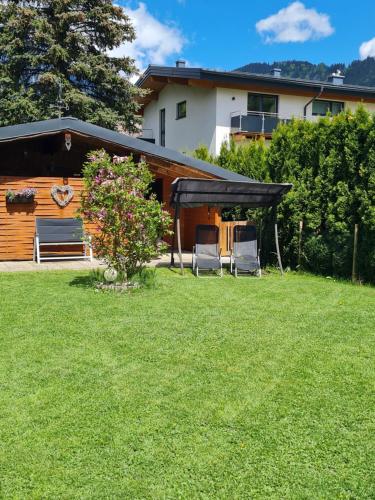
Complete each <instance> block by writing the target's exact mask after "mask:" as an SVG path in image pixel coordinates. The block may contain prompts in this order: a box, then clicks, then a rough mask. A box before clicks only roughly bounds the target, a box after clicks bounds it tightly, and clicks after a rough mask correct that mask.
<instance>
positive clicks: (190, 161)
mask: <svg viewBox="0 0 375 500" xmlns="http://www.w3.org/2000/svg"><path fill="white" fill-rule="evenodd" d="M60 132H73V133H74V132H75V133H77V134H80V135H84V136H89V137H94V138H98V139H101V140H102V141H104V142H108V143H111V144H115V145H117V146H122V147H125V148H126V149H128V150H130V151H134V152H137V153H141V154H145V155H150V156H153V157H155V158H159V159H162V160H167V161H170V162H171V163H177V164H180V165H185V166H187V167H191V168H193V169H196V170H200V171H202V172H205V173H208V174H211V175H212V176H214V177H218V178H220V179H225V180H232V181H244V182H255V181H254V180H253V179H250V178H248V177H245V176H243V175H240V174H237V173H235V172H231V171H229V170H226V169H224V168H221V167H218V166H216V165H212V164H211V163H208V162H205V161H202V160H198V159H196V158H192V157H190V156H187V155H184V154H182V153H179V152H177V151H174V150H172V149H168V148H165V147H163V146H157V145H155V144H152V143H149V142H146V141H143V140H141V139H137V138H135V137H131V136H129V135H126V134H122V133H119V132H114V131H113V130H109V129H106V128H103V127H99V126H98V125H93V124H92V123H87V122H84V121H81V120H78V119H77V118H72V117H65V118H56V119H52V120H44V121H40V122H31V123H23V124H21V125H11V126H8V127H0V143H2V142H9V141H16V140H18V139H28V138H29V139H30V138H33V137H38V136H43V135H52V134H56V133H60Z"/></svg>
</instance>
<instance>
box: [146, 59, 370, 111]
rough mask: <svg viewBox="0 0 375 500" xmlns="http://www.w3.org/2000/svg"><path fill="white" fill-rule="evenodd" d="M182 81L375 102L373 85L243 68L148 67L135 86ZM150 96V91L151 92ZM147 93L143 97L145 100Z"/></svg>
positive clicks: (212, 85) (162, 85)
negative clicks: (317, 79) (282, 74)
mask: <svg viewBox="0 0 375 500" xmlns="http://www.w3.org/2000/svg"><path fill="white" fill-rule="evenodd" d="M173 82H175V83H185V84H186V85H193V86H194V85H197V86H205V87H206V88H210V87H211V88H213V87H229V88H241V89H249V90H251V89H252V88H257V87H258V88H259V87H261V88H262V90H263V89H264V91H267V90H268V91H270V92H272V91H273V92H280V93H282V92H283V91H285V93H293V92H294V93H296V94H299V95H306V96H314V95H316V94H317V93H318V92H320V90H321V89H322V87H324V92H323V94H322V97H327V98H329V97H332V98H337V97H338V96H340V97H341V98H342V99H345V98H347V99H350V100H357V101H360V100H363V101H366V102H375V87H362V86H359V85H346V84H341V85H338V84H334V83H331V82H322V81H316V80H303V79H298V78H288V77H283V76H273V75H260V74H255V73H247V72H244V71H213V70H209V69H203V68H177V67H167V66H153V65H151V66H149V67H148V68H147V69H146V71H145V72H144V73H143V75H142V76H141V77H140V78H139V79H138V81H137V83H136V85H137V86H138V87H141V88H151V89H152V90H154V91H155V92H158V91H160V90H161V89H162V88H163V87H164V86H165V85H166V84H168V83H173ZM151 97H152V94H151ZM148 100H150V96H149V97H147V96H146V98H145V99H144V100H143V102H144V103H147V102H148Z"/></svg>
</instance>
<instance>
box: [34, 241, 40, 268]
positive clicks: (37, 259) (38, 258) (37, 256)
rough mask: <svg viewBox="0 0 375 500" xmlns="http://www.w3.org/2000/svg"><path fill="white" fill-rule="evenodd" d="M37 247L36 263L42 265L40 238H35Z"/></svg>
mask: <svg viewBox="0 0 375 500" xmlns="http://www.w3.org/2000/svg"><path fill="white" fill-rule="evenodd" d="M35 246H36V261H37V263H38V264H40V245H39V238H38V237H36V238H35Z"/></svg>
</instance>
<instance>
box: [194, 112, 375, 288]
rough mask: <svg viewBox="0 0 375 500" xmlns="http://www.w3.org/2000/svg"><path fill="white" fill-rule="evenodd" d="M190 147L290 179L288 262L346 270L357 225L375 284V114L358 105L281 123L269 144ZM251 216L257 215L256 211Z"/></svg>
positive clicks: (268, 248)
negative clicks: (334, 113)
mask: <svg viewBox="0 0 375 500" xmlns="http://www.w3.org/2000/svg"><path fill="white" fill-rule="evenodd" d="M195 154H196V156H198V157H200V158H204V159H208V160H211V161H214V162H215V163H217V164H219V165H221V166H223V167H225V168H228V169H231V170H234V171H236V172H239V173H241V174H243V175H247V176H248V177H252V178H255V179H258V180H262V181H272V182H291V183H293V186H294V187H293V189H292V190H291V191H290V193H288V195H287V196H286V197H285V199H284V201H283V202H282V203H281V205H279V207H278V210H277V219H278V222H279V230H280V243H281V248H282V254H283V255H282V257H283V263H284V265H286V266H290V267H291V268H294V269H295V268H297V267H298V266H301V267H302V268H304V269H307V270H310V271H313V272H315V273H319V274H324V275H330V276H340V277H345V278H348V277H350V275H351V270H352V256H353V236H354V225H355V224H356V223H357V224H359V242H358V261H357V262H358V274H359V277H360V279H361V280H363V281H365V282H372V283H375V120H374V117H373V116H372V115H371V114H369V113H368V112H367V111H366V110H365V109H364V108H363V107H359V108H358V110H357V111H356V112H355V113H354V114H353V113H351V112H350V111H347V112H344V113H341V114H340V115H337V116H335V117H327V118H322V119H320V120H319V121H317V122H309V121H303V120H293V121H292V122H290V123H287V124H282V125H279V127H278V128H277V130H276V131H275V133H274V135H273V139H272V142H271V145H270V146H269V147H267V146H266V145H265V143H264V142H263V141H252V142H249V143H246V144H245V145H243V146H236V145H234V144H230V145H223V147H222V149H221V152H220V155H219V156H218V157H217V158H209V157H208V156H207V155H208V153H207V151H206V152H205V151H204V148H199V149H198V150H197V151H196V153H195ZM205 156H206V157H205ZM263 215H265V217H264V219H263V220H264V221H265V222H266V223H267V224H266V230H265V232H264V236H263V245H262V256H263V263H268V262H270V261H271V260H273V259H274V255H273V253H272V252H273V251H274V249H273V242H272V241H271V239H272V227H271V224H269V223H270V222H271V221H272V216H273V215H274V214H272V213H270V212H268V213H266V214H263ZM248 217H251V218H254V217H256V218H257V219H258V220H259V213H258V214H256V215H254V213H248ZM300 221H303V230H302V240H301V246H300V243H299V239H300ZM299 248H301V251H300V253H299Z"/></svg>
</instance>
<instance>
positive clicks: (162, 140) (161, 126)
mask: <svg viewBox="0 0 375 500" xmlns="http://www.w3.org/2000/svg"><path fill="white" fill-rule="evenodd" d="M159 122H160V123H159V130H160V134H159V135H160V137H159V141H160V146H165V109H161V110H160V114H159Z"/></svg>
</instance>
